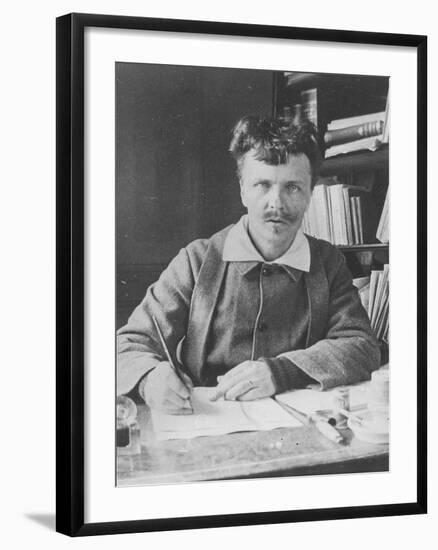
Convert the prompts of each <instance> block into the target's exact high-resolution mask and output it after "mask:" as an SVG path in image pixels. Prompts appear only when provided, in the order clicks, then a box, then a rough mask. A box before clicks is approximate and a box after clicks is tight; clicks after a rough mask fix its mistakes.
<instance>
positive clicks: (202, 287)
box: [183, 232, 227, 382]
mask: <svg viewBox="0 0 438 550" xmlns="http://www.w3.org/2000/svg"><path fill="white" fill-rule="evenodd" d="M223 242H224V232H220V233H219V234H217V235H216V236H215V237H214V238H212V239H211V240H210V243H209V245H208V247H207V251H206V255H205V258H204V261H203V263H202V266H201V269H200V271H199V275H198V278H197V281H196V284H195V288H194V290H193V295H192V300H191V306H190V314H189V323H188V328H187V337H186V339H185V341H184V345H183V350H184V351H183V359H184V364H185V365H187V367H188V368H189V370H190V372H191V373H192V375H193V378H194V380H195V382H200V380H201V379H202V376H201V375H202V368H203V366H204V365H205V358H206V345H207V339H208V333H209V329H210V325H211V320H212V317H213V312H214V309H215V307H216V302H217V299H218V295H219V291H220V289H221V285H222V281H223V278H224V274H225V270H226V266H227V262H224V261H223V260H222V245H223Z"/></svg>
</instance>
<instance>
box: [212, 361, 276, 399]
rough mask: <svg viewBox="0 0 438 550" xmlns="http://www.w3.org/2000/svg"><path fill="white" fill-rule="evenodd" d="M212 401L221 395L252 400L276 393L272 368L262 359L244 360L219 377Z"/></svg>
mask: <svg viewBox="0 0 438 550" xmlns="http://www.w3.org/2000/svg"><path fill="white" fill-rule="evenodd" d="M218 382H219V383H218V385H217V387H216V391H215V392H214V393H213V394H212V395H211V397H210V399H211V401H217V400H218V399H220V398H221V397H223V398H224V399H227V400H239V401H251V400H253V399H261V398H262V397H270V396H271V395H274V393H275V384H274V379H273V376H272V373H271V369H270V368H269V367H268V365H267V364H266V363H264V362H262V361H244V362H243V363H240V364H239V365H237V366H236V367H234V368H232V369H231V370H229V371H228V372H227V373H226V374H225V375H224V376H219V377H218Z"/></svg>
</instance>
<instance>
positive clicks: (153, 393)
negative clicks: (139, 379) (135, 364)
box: [143, 361, 193, 414]
mask: <svg viewBox="0 0 438 550" xmlns="http://www.w3.org/2000/svg"><path fill="white" fill-rule="evenodd" d="M182 376H183V378H184V380H185V382H186V385H184V384H183V383H182V382H181V380H180V379H179V378H178V376H177V375H176V374H175V371H174V370H173V369H172V367H171V366H170V364H169V363H168V362H167V361H162V362H161V363H158V365H157V366H156V367H155V369H154V370H153V371H152V372H150V373H149V374H148V375H147V377H146V383H145V385H144V390H143V392H144V398H145V401H146V403H147V404H148V405H149V407H151V408H152V409H159V410H161V411H163V412H166V413H168V414H192V413H193V409H192V406H191V403H190V394H191V390H192V388H193V384H192V381H191V380H190V378H189V377H188V376H187V375H185V374H183V375H182Z"/></svg>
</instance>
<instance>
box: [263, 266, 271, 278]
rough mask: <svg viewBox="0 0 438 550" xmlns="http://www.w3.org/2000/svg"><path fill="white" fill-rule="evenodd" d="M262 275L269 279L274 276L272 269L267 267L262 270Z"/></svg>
mask: <svg viewBox="0 0 438 550" xmlns="http://www.w3.org/2000/svg"><path fill="white" fill-rule="evenodd" d="M262 274H263V275H265V277H269V275H272V268H271V267H268V266H265V267H264V268H263V269H262Z"/></svg>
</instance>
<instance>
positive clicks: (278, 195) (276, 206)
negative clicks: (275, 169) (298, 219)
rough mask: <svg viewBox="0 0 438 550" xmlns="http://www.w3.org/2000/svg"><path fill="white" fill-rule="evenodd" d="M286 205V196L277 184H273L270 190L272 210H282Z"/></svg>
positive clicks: (269, 205) (269, 199)
mask: <svg viewBox="0 0 438 550" xmlns="http://www.w3.org/2000/svg"><path fill="white" fill-rule="evenodd" d="M283 206H284V197H283V194H282V192H281V189H279V188H278V187H276V186H272V188H271V189H270V191H269V196H268V207H269V208H270V209H272V210H281V209H282V208H283Z"/></svg>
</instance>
